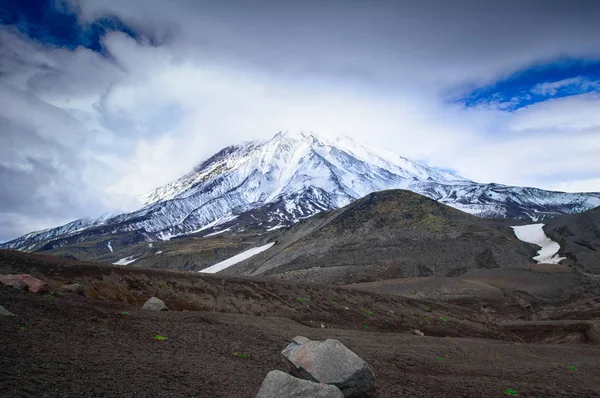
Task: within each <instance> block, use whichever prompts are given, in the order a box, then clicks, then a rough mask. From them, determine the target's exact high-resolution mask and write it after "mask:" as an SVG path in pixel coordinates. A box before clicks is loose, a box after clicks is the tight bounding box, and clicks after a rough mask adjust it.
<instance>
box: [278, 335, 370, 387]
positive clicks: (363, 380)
mask: <svg viewBox="0 0 600 398" xmlns="http://www.w3.org/2000/svg"><path fill="white" fill-rule="evenodd" d="M281 355H282V356H283V359H284V362H285V363H286V366H287V368H288V370H289V371H290V373H291V374H292V375H294V376H297V377H300V378H303V379H306V380H310V381H314V382H319V383H326V384H331V385H334V386H336V387H337V388H339V389H340V390H341V391H342V393H343V394H344V396H345V397H354V396H358V395H361V394H363V393H365V392H367V391H369V390H371V389H373V388H374V387H375V374H374V373H373V370H372V369H371V367H370V366H369V364H367V363H366V362H365V361H364V360H363V359H362V358H360V357H359V356H358V355H356V354H355V353H353V352H352V351H350V350H349V349H348V348H347V347H346V346H344V345H343V344H342V343H340V342H339V341H338V340H332V339H327V340H325V341H313V340H309V339H308V338H306V337H303V336H297V337H294V339H293V340H292V342H291V343H290V344H289V345H288V346H287V347H286V348H285V349H284V350H283V351H282V352H281Z"/></svg>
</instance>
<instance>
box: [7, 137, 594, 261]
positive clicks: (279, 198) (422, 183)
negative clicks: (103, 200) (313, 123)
mask: <svg viewBox="0 0 600 398" xmlns="http://www.w3.org/2000/svg"><path fill="white" fill-rule="evenodd" d="M387 189H407V190H410V191H413V192H416V193H419V194H421V195H424V196H427V197H430V198H432V199H434V200H437V201H439V202H441V203H444V204H446V205H449V206H452V207H454V208H457V209H459V210H462V211H465V212H467V213H470V214H472V215H476V216H480V217H495V218H504V217H514V218H523V219H532V220H538V219H542V218H546V217H552V216H555V215H560V214H571V213H577V212H581V211H584V210H588V209H591V208H593V207H596V206H598V205H600V193H563V192H551V191H544V190H541V189H536V188H521V187H510V186H505V185H499V184H480V183H476V182H473V181H470V180H467V179H465V178H463V177H460V176H458V175H456V174H453V173H451V172H448V171H445V170H442V169H438V168H433V167H429V166H427V165H425V164H422V163H418V162H415V161H412V160H409V159H406V158H403V157H401V156H398V155H395V154H392V153H390V152H386V151H382V150H377V149H373V148H369V147H367V146H365V145H363V144H360V143H358V142H356V141H354V140H352V139H349V138H337V139H333V140H328V139H324V138H319V137H317V136H315V135H314V134H306V133H301V134H289V133H281V132H280V133H277V134H276V135H275V136H273V137H272V138H271V139H270V140H266V141H252V142H247V143H243V144H241V145H235V146H230V147H227V148H224V149H223V150H221V151H220V152H218V153H217V154H215V155H214V156H212V157H211V158H210V159H208V160H206V161H204V162H202V163H201V164H199V165H198V166H197V167H196V168H195V169H194V170H193V171H191V172H190V173H188V174H187V175H185V176H183V177H182V178H180V179H178V180H176V181H174V182H172V183H170V184H167V185H165V186H163V187H160V188H158V189H155V190H154V191H151V192H149V193H147V194H145V195H144V196H143V197H142V201H143V203H144V206H143V207H142V208H141V209H140V210H137V211H134V212H131V213H126V214H121V215H118V216H115V217H111V218H108V219H107V218H102V219H98V220H91V221H90V220H77V221H74V222H73V223H69V224H66V225H64V226H62V227H58V228H54V229H49V230H45V231H40V232H34V233H30V234H27V235H25V236H23V237H21V238H18V239H15V240H13V241H11V242H7V243H5V244H3V245H0V248H13V249H19V250H25V251H36V250H49V249H53V248H56V247H60V246H64V245H68V244H71V243H74V242H82V241H85V240H88V239H91V238H94V239H97V238H98V236H99V235H107V239H108V238H109V237H110V235H115V234H126V235H127V240H126V242H128V243H127V244H134V243H139V242H141V241H154V240H161V239H162V240H166V239H170V238H172V237H176V236H181V235H187V234H192V233H200V232H202V233H205V234H206V233H210V232H211V231H215V230H216V229H215V228H217V229H218V228H219V226H221V228H223V225H224V224H226V227H227V228H228V229H229V230H241V229H248V228H258V229H262V230H272V229H275V228H280V227H284V226H289V225H292V224H294V223H295V222H297V221H299V220H301V219H304V218H307V217H310V216H311V215H314V214H316V213H319V212H321V211H325V210H332V209H337V208H340V207H342V206H345V205H347V204H348V203H350V202H352V201H354V200H356V199H358V198H361V197H363V196H365V195H367V194H369V193H371V192H375V191H381V190H387ZM221 230H222V229H221Z"/></svg>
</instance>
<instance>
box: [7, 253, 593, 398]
mask: <svg viewBox="0 0 600 398" xmlns="http://www.w3.org/2000/svg"><path fill="white" fill-rule="evenodd" d="M21 272H27V273H30V274H32V275H34V276H36V277H39V278H42V279H44V280H45V281H47V283H48V284H49V285H50V287H51V289H53V290H54V289H58V288H59V287H60V286H61V285H62V284H63V283H67V282H78V283H81V284H83V285H84V286H85V292H84V295H82V296H79V295H74V294H54V295H39V294H34V293H30V292H27V291H22V290H18V289H15V288H11V287H5V286H0V305H3V306H4V307H6V309H8V310H9V311H11V312H13V313H15V314H17V315H18V316H16V317H6V316H5V317H2V319H1V322H0V333H2V336H3V344H2V346H1V348H0V350H1V354H2V355H0V368H1V369H2V378H1V379H0V384H1V389H0V391H2V393H1V395H2V396H11V397H15V396H48V397H50V396H51V397H56V396H75V395H78V396H81V395H84V396H135V397H138V396H139V397H148V396H157V397H160V396H188V397H189V396H198V397H208V396H210V397H253V396H254V395H255V394H256V392H257V391H258V389H259V387H260V384H261V382H262V379H263V378H264V377H265V375H266V374H267V373H268V372H269V371H270V370H273V369H281V370H283V369H284V366H283V363H282V362H281V359H280V356H279V353H280V351H281V350H282V349H283V348H284V347H285V345H286V344H287V343H288V342H289V341H290V339H291V338H293V337H294V336H295V335H299V334H300V335H305V336H307V337H309V338H311V339H325V338H335V339H338V340H340V341H341V342H342V343H344V344H345V345H347V346H348V347H349V348H350V349H351V350H353V351H354V352H356V353H357V354H358V355H359V356H361V357H362V358H364V359H365V360H366V361H367V362H369V363H370V364H371V365H372V367H373V369H374V371H375V374H376V376H377V386H378V387H377V389H376V390H375V391H374V392H372V393H370V395H369V396H371V397H398V396H431V397H436V396H439V397H446V396H465V397H473V396H475V397H477V396H486V397H488V396H491V397H501V396H505V394H506V393H507V392H508V393H510V392H511V391H512V390H514V391H516V393H518V396H524V397H525V396H543V397H546V396H581V397H590V396H600V394H599V393H598V391H600V382H599V381H598V379H597V375H598V374H600V363H599V362H598V356H599V355H600V346H599V345H597V344H594V343H597V340H594V330H595V331H596V332H597V329H593V328H588V329H585V328H582V325H584V324H586V323H587V321H583V320H581V318H582V317H584V316H589V317H590V319H593V318H597V313H595V312H593V311H590V308H597V306H598V303H597V299H596V301H594V300H593V295H594V294H595V293H594V292H595V290H594V289H595V287H594V286H595V285H594V284H595V283H596V282H595V281H594V280H589V281H587V282H586V283H587V284H589V286H588V287H586V288H585V289H582V290H580V291H574V293H573V294H572V295H570V296H568V297H567V298H566V299H565V300H566V301H564V300H563V299H564V298H559V299H558V301H556V300H555V301H554V302H552V300H550V299H548V300H549V301H544V300H545V299H544V295H543V294H538V296H536V297H537V298H536V300H537V301H536V305H534V306H533V307H532V308H531V313H532V315H529V316H520V315H518V313H516V312H514V311H516V310H513V309H511V308H508V307H498V308H497V311H495V312H494V313H493V315H491V314H492V313H491V312H490V308H491V309H494V308H495V307H494V305H495V304H494V300H490V301H489V302H488V304H487V309H486V310H481V309H479V308H478V306H477V305H475V304H476V302H478V301H479V299H478V298H477V297H476V298H475V299H473V300H472V301H471V302H469V299H468V298H463V303H462V304H460V303H457V302H456V300H454V302H451V301H453V300H446V301H445V302H442V300H439V301H437V302H432V301H421V300H417V299H413V298H407V297H406V296H405V295H402V292H401V291H400V290H399V289H396V288H393V287H392V288H391V287H389V286H390V285H393V283H390V282H389V281H388V282H385V283H386V284H387V287H386V289H392V290H391V291H389V292H387V293H392V294H381V292H380V290H381V291H383V289H377V288H376V287H374V286H373V283H371V284H370V285H368V286H367V285H365V286H363V285H358V286H352V287H351V288H347V287H337V286H336V287H331V286H319V285H310V284H295V283H291V282H280V281H273V280H258V279H252V280H249V279H242V278H232V277H219V276H212V275H198V274H196V273H194V274H191V273H184V272H175V271H162V270H143V269H135V268H128V267H117V266H107V265H102V264H97V263H83V262H78V261H71V260H64V259H59V258H53V257H47V256H41V255H27V254H23V253H17V252H11V251H4V252H0V273H3V274H8V273H21ZM523 272H529V271H523ZM561 272H562V271H561ZM531 274H532V275H536V274H535V273H531ZM550 275H553V274H552V273H551V274H550ZM558 275H559V277H560V278H562V279H569V278H565V274H558ZM566 275H570V274H566ZM545 277H546V278H550V279H551V278H552V277H551V276H548V275H546V276H545ZM575 277H577V278H578V277H579V276H574V277H573V278H575ZM540 280H543V279H540ZM488 282H489V283H492V281H489V280H488ZM382 283H383V282H382ZM524 283H525V282H524ZM569 283H572V281H571V282H569ZM547 285H548V286H550V285H549V284H547ZM366 288H369V289H371V290H373V291H366V290H364V289H366ZM548 289H549V290H548V291H551V290H552V287H551V286H550V287H548ZM586 289H587V290H586ZM500 290H501V291H504V290H502V289H500ZM541 290H543V289H541ZM538 293H539V292H538ZM150 296H157V297H160V298H162V299H163V300H164V301H165V302H166V303H167V305H168V306H169V308H170V309H171V310H172V311H169V312H161V313H156V312H147V311H142V310H140V308H141V304H143V302H144V301H145V300H146V299H147V298H149V297H150ZM426 296H427V294H425V295H424V296H423V297H424V298H425V299H427V297H426ZM430 297H431V296H430ZM596 297H597V295H596ZM560 300H563V301H564V302H562V304H560V305H559V301H560ZM568 303H571V305H575V306H578V305H581V306H582V308H583V307H585V308H588V311H587V312H581V313H580V314H579V315H580V319H579V320H575V319H574V318H570V319H571V320H570V321H565V320H564V319H566V318H565V316H566V315H565V313H564V312H561V311H560V309H561V308H563V307H564V308H565V309H566V310H568V305H567V304H568ZM583 303H585V304H583ZM552 306H554V307H555V312H552V311H550V310H549V309H550V308H554V307H552ZM556 308H558V310H556ZM521 310H522V309H521ZM503 312H505V313H503ZM552 314H554V315H552ZM519 317H521V318H523V319H522V320H521V321H518V322H521V323H520V324H515V319H518V318H519ZM501 319H509V320H511V323H510V324H507V325H503V324H502V322H498V320H501ZM551 319H553V320H552V322H555V323H557V324H556V325H555V326H554V327H553V326H551V325H549V323H551V322H549V320H551ZM533 320H535V322H533ZM540 320H542V321H540ZM518 322H517V323H518ZM536 322H537V323H536ZM540 322H541V323H540ZM569 322H571V323H569ZM590 325H593V323H589V325H588V326H590ZM413 329H419V330H421V331H423V332H424V333H425V336H424V337H419V336H416V335H414V334H412V330H413ZM157 336H163V337H166V339H164V340H162V341H161V340H159V339H157V338H156V337H157ZM549 336H550V337H552V336H554V340H548V337H549ZM525 341H531V342H540V341H555V342H559V343H561V344H540V343H526V342H525ZM565 343H568V344H565ZM234 353H244V354H246V355H244V356H245V357H246V358H243V357H242V356H241V355H239V354H234Z"/></svg>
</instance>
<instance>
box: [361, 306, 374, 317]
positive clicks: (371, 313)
mask: <svg viewBox="0 0 600 398" xmlns="http://www.w3.org/2000/svg"><path fill="white" fill-rule="evenodd" d="M360 310H361V311H362V313H363V314H365V315H366V316H373V311H369V310H368V309H366V308H361V309H360Z"/></svg>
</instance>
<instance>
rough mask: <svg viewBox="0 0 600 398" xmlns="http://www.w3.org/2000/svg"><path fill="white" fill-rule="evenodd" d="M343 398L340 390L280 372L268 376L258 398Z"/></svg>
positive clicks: (274, 371)
mask: <svg viewBox="0 0 600 398" xmlns="http://www.w3.org/2000/svg"><path fill="white" fill-rule="evenodd" d="M274 397H281V398H284V397H285V398H343V397H344V394H343V393H342V392H341V391H340V389H339V388H337V387H335V386H331V385H328V384H323V383H314V382H312V381H308V380H302V379H298V378H296V377H294V376H291V375H289V374H287V373H285V372H282V371H280V370H273V371H271V372H269V373H268V374H267V377H265V379H264V380H263V382H262V385H261V386H260V390H259V391H258V394H257V395H256V398H274Z"/></svg>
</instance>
